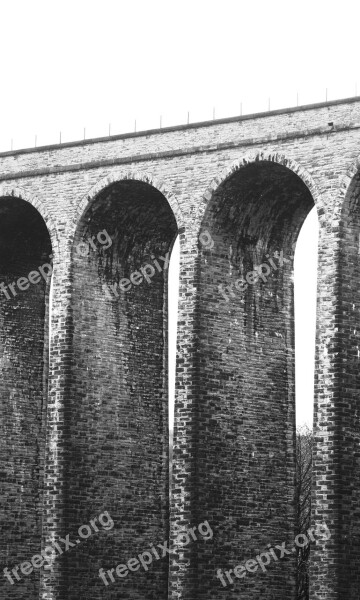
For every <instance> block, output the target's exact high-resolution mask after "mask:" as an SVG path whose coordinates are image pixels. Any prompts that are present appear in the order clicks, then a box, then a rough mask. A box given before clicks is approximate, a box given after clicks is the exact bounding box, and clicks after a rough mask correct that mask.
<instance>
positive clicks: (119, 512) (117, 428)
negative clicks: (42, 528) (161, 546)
mask: <svg viewBox="0 0 360 600" xmlns="http://www.w3.org/2000/svg"><path fill="white" fill-rule="evenodd" d="M176 234H177V227H176V222H175V218H174V215H173V213H172V211H171V209H170V207H169V204H168V202H167V200H166V198H165V197H164V196H163V195H162V194H161V193H160V192H159V191H158V190H157V189H155V188H154V187H152V186H151V185H149V184H147V183H144V182H142V181H134V180H124V181H119V182H114V183H112V184H111V185H109V186H108V187H106V188H105V189H104V190H102V191H101V192H99V194H98V195H97V197H96V198H95V199H94V201H93V202H92V203H91V205H90V206H89V207H88V209H87V210H86V213H85V214H84V216H83V218H82V220H81V222H80V223H79V226H78V229H77V232H76V235H75V239H74V246H73V282H74V283H73V293H72V305H73V322H74V338H73V365H72V385H71V390H70V395H69V405H68V466H67V476H66V480H67V498H68V499H67V521H68V524H67V527H68V530H69V531H70V530H72V529H74V530H75V528H76V527H78V526H79V525H81V524H83V523H87V522H89V521H90V519H91V518H93V517H96V516H97V515H99V514H100V513H102V512H104V511H108V512H109V514H110V515H111V518H112V519H113V521H114V528H113V529H112V530H111V531H109V532H106V531H102V532H100V533H95V534H93V535H92V536H91V538H89V539H88V540H87V542H86V545H84V544H82V545H81V546H79V548H77V549H74V551H73V553H72V556H71V560H70V559H69V561H68V563H67V567H66V573H67V582H68V584H67V594H68V595H67V597H68V598H69V600H70V599H71V600H72V599H74V600H75V599H77V598H79V597H80V596H81V595H82V594H84V595H86V594H89V595H91V597H92V598H94V599H95V598H102V597H103V594H104V589H105V588H104V582H103V581H102V579H101V578H100V577H99V568H100V567H102V568H104V569H105V570H107V569H110V568H114V567H116V565H117V564H120V563H124V562H127V560H129V559H130V558H131V557H135V556H136V555H138V554H139V553H141V552H143V551H145V550H146V549H147V548H149V546H150V544H152V543H155V544H156V543H162V542H163V541H164V540H166V539H167V538H168V528H169V500H168V487H169V481H168V389H167V376H168V367H167V297H168V291H167V267H168V263H167V259H168V258H170V252H171V249H172V245H173V242H174V240H175V237H176ZM167 571H168V560H167V559H165V558H164V559H163V560H161V561H155V562H154V564H153V565H152V568H151V570H149V571H148V572H145V571H144V569H142V568H141V569H140V570H139V571H138V572H136V573H132V572H130V573H129V574H128V575H127V576H126V577H122V578H121V577H119V576H117V575H116V574H115V575H114V576H115V579H116V581H115V583H111V579H109V576H107V581H108V582H109V584H111V586H112V587H111V588H110V587H109V588H106V593H107V594H108V597H109V598H111V599H112V598H117V597H118V595H119V593H121V594H125V595H127V594H128V595H129V597H130V595H131V597H134V598H137V597H138V598H144V599H146V598H149V599H150V598H155V597H156V598H159V599H160V598H164V600H165V598H166V590H167Z"/></svg>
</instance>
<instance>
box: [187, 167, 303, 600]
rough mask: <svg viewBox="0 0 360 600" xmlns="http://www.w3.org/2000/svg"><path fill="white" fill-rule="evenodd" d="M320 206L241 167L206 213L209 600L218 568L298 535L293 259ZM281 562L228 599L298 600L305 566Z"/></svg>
mask: <svg viewBox="0 0 360 600" xmlns="http://www.w3.org/2000/svg"><path fill="white" fill-rule="evenodd" d="M313 206H314V199H313V197H312V195H311V193H310V191H309V189H308V187H307V185H305V183H304V181H303V180H302V179H301V178H300V177H299V176H298V175H297V174H296V173H294V172H293V171H292V170H290V169H289V168H287V167H286V166H284V165H283V164H279V163H278V162H276V161H275V162H274V161H270V160H261V159H258V160H256V161H255V162H250V163H248V164H244V165H243V166H241V168H237V169H234V172H233V173H232V174H231V175H229V177H228V178H227V179H225V180H224V181H223V182H222V183H221V184H220V185H219V187H218V188H217V189H216V190H214V192H213V194H212V196H211V198H210V201H209V203H208V207H207V210H206V212H205V215H204V219H203V222H202V227H201V229H202V231H204V230H207V231H208V232H209V233H210V234H211V237H212V239H213V242H214V245H213V248H212V249H206V248H204V247H202V246H201V245H200V267H199V277H200V286H199V317H198V318H199V351H198V356H199V359H198V366H197V369H198V378H199V400H198V424H197V480H196V481H197V484H196V485H197V489H196V490H195V496H196V499H197V503H198V504H197V514H198V517H197V519H198V521H199V522H201V521H203V520H204V519H207V520H208V521H209V523H211V524H212V526H213V528H214V537H213V539H212V540H211V542H209V543H208V544H206V545H205V546H201V547H200V546H198V549H197V552H198V557H197V560H198V569H199V570H200V571H201V572H205V573H207V575H206V576H203V579H202V581H203V582H205V584H204V585H202V586H201V589H200V588H199V589H198V590H197V594H198V596H197V597H198V598H199V599H204V600H205V598H208V597H209V593H210V590H211V589H214V586H215V585H216V583H215V582H217V583H218V585H219V589H220V590H222V589H223V584H222V582H221V579H220V577H219V579H218V580H217V579H216V573H217V570H218V569H223V573H224V571H225V570H227V569H229V568H234V566H236V565H240V564H244V563H245V562H246V560H248V559H251V558H255V556H256V555H258V554H259V552H265V551H266V549H267V545H268V544H270V545H274V544H277V543H281V542H285V541H286V542H287V543H292V542H293V540H294V534H295V530H296V527H295V525H296V523H295V507H294V501H295V485H294V483H295V385H294V384H295V373H294V367H295V364H294V359H295V356H294V300H293V255H294V247H295V244H296V239H297V236H298V233H299V231H300V228H301V226H302V224H303V222H304V219H305V218H306V216H307V214H308V213H309V211H310V210H311V208H312V207H313ZM260 265H261V267H260ZM279 565H280V566H279ZM279 565H277V564H276V563H275V561H274V564H273V565H272V566H271V567H270V568H269V575H268V576H267V575H265V574H264V573H263V572H262V571H261V570H260V568H259V567H258V572H257V573H254V574H253V575H251V574H250V573H246V571H245V573H246V577H244V578H241V579H237V578H236V577H235V575H232V577H233V581H234V583H233V584H232V585H230V583H229V581H228V580H227V579H226V582H227V585H228V586H229V587H228V588H227V590H226V594H227V598H229V599H232V598H234V600H235V598H238V595H239V592H240V590H241V593H242V594H244V595H245V596H246V598H247V600H252V599H253V600H255V599H256V600H258V598H259V597H262V598H269V599H270V598H274V597H276V598H278V599H280V598H284V599H285V598H289V597H291V595H292V594H294V590H295V587H294V586H295V560H294V558H293V557H288V558H287V560H285V561H281V564H280V563H279ZM270 574H271V576H270ZM207 582H208V583H207Z"/></svg>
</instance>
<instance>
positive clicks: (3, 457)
mask: <svg viewBox="0 0 360 600" xmlns="http://www.w3.org/2000/svg"><path fill="white" fill-rule="evenodd" d="M0 211H1V221H0V231H1V233H0V238H1V241H0V245H1V250H0V254H1V257H0V261H1V262H0V283H3V284H4V287H3V290H4V292H2V293H1V298H0V315H1V328H0V340H1V341H0V343H1V380H0V403H1V419H0V428H1V430H0V464H1V467H0V470H1V546H0V562H1V565H3V568H4V567H5V566H8V567H9V568H12V567H14V566H15V565H18V564H19V563H22V562H24V561H26V560H28V558H29V556H32V555H33V554H36V553H37V551H38V549H39V547H40V544H41V529H42V515H43V481H44V444H45V419H46V405H47V386H46V376H45V372H44V366H45V362H46V354H47V352H48V336H47V335H46V333H45V331H46V329H45V322H44V321H45V313H46V291H47V286H46V282H45V280H44V278H43V277H41V276H40V274H39V273H38V278H37V280H38V283H37V284H36V285H34V284H29V282H28V283H27V284H26V282H25V281H23V280H21V279H20V285H21V287H22V289H20V288H19V287H18V286H17V284H16V282H17V281H19V278H21V277H27V275H28V274H29V272H31V271H35V270H37V269H38V267H39V265H42V264H43V263H45V262H47V261H48V259H49V255H50V254H51V246H50V238H49V235H48V232H47V230H46V227H45V223H44V221H43V220H42V218H41V217H40V215H39V213H38V212H37V211H36V210H35V209H34V208H33V207H32V206H31V205H30V204H28V203H27V202H24V201H23V200H18V199H14V198H4V199H3V200H2V202H1V207H0ZM14 282H15V286H13V288H12V290H11V289H10V288H9V287H8V286H9V284H10V285H11V284H13V283H14ZM26 287H27V289H26ZM18 575H20V581H17V580H16V577H15V576H14V575H13V579H14V580H15V582H16V583H15V584H14V585H10V583H9V581H8V580H7V579H5V578H4V576H3V573H2V574H1V578H0V597H2V598H9V600H15V599H17V598H29V599H31V600H36V599H37V598H38V588H39V572H37V573H32V574H31V575H30V576H29V577H25V576H24V575H22V574H21V573H20V574H18Z"/></svg>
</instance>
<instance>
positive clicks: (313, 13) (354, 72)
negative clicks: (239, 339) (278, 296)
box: [0, 0, 360, 422]
mask: <svg viewBox="0 0 360 600" xmlns="http://www.w3.org/2000/svg"><path fill="white" fill-rule="evenodd" d="M359 16H360V5H359V3H358V2H357V0H353V1H348V0H342V2H338V1H337V2H335V1H333V0H327V1H323V0H312V1H309V0H302V1H301V2H298V1H296V2H295V1H291V0H287V1H279V0H272V1H271V2H269V1H268V0H257V2H251V1H250V0H249V1H246V2H245V1H242V0H238V1H235V0H221V2H220V1H217V2H214V1H211V0H207V1H204V0H192V1H191V2H189V1H188V0H182V1H181V2H180V1H170V0H167V1H158V0H153V1H151V2H148V1H145V0H143V1H136V0H131V1H120V0H118V1H107V0H102V2H98V1H97V2H94V1H91V0H88V1H87V2H83V1H80V0H72V1H71V2H69V1H66V0H64V1H62V2H52V1H50V0H46V1H43V2H40V1H36V0H31V1H30V2H29V1H28V0H23V1H17V0H2V2H1V4H0V22H1V35H0V56H1V70H0V73H1V84H0V85H1V104H0V106H1V110H0V151H5V150H10V148H11V143H12V144H13V148H14V149H17V148H22V147H28V146H33V145H34V143H35V135H36V136H37V145H43V144H48V143H57V142H58V141H59V133H60V131H61V132H62V141H70V140H76V139H82V138H83V135H84V127H85V128H86V137H95V136H103V135H107V134H108V127H109V123H111V133H114V134H115V133H125V132H128V131H132V130H133V129H134V121H135V119H136V121H137V130H138V131H139V130H141V129H147V128H153V127H158V126H159V122H160V115H162V124H163V126H166V125H172V124H179V123H184V122H186V119H187V112H188V111H190V120H191V121H198V120H205V119H209V118H212V115H213V108H214V107H215V115H216V117H219V118H220V117H226V116H234V115H236V114H239V111H240V103H241V102H242V110H243V114H245V113H249V112H254V111H260V110H267V109H268V99H269V98H270V106H271V108H280V107H287V106H292V105H295V104H296V97H297V93H298V94H299V104H305V103H310V102H318V101H322V100H325V90H326V88H328V99H334V98H342V97H348V96H352V95H354V94H355V89H356V82H357V81H356V80H357V77H358V56H359V50H358V39H359V33H358V30H359ZM359 82H360V79H359ZM358 88H359V89H358V92H359V94H360V85H359V86H358ZM11 140H13V141H12V142H11ZM310 229H311V228H310ZM313 230H314V228H313ZM310 248H311V242H310V237H308V239H307V241H305V242H304V258H303V264H304V265H305V266H304V267H303V268H304V269H305V272H306V277H305V280H309V279H311V277H310V265H311V262H313V250H309V249H310ZM306 252H308V254H306ZM299 260H300V258H299ZM304 286H305V282H303V283H302V284H301V285H299V286H298V287H299V290H300V292H299V293H300V294H301V290H302V300H301V301H300V305H303V306H305V300H306V298H307V296H308V293H307V292H306V293H305V292H304V290H305V287H304ZM298 304H299V302H298ZM308 310H310V308H309V309H308ZM311 310H312V309H311ZM310 322H311V318H308V317H306V318H305V317H303V323H302V325H303V326H302V330H303V332H304V331H305V330H306V328H307V326H308V324H309V323H310ZM304 354H309V352H308V351H307V352H305V353H304ZM304 364H305V363H304ZM307 364H308V363H307ZM307 368H310V367H309V364H308V367H307ZM301 379H307V381H308V382H310V385H311V374H310V373H308V375H307V376H306V377H305V375H303V376H302V377H301ZM308 385H309V384H308ZM309 394H310V395H311V392H310V391H309V390H307V391H305V389H303V390H302V391H301V402H300V403H298V404H301V414H300V413H299V422H301V421H304V420H308V421H309V420H311V410H310V408H309V406H310V405H311V404H312V398H311V399H310V400H309V399H307V400H306V399H305V396H309ZM305 405H307V408H305Z"/></svg>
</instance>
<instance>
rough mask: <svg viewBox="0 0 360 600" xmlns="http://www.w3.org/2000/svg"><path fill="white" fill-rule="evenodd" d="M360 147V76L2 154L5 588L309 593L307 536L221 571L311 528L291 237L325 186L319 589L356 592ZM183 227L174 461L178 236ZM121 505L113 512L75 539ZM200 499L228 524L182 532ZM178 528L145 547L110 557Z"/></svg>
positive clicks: (85, 597)
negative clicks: (301, 545)
mask: <svg viewBox="0 0 360 600" xmlns="http://www.w3.org/2000/svg"><path fill="white" fill-rule="evenodd" d="M359 156H360V99H359V98H353V99H345V100H340V101H335V102H327V103H321V104H316V105H309V106H301V107H296V108H291V109H287V110H278V111H271V112H268V113H261V114H254V115H249V116H243V117H236V118H229V119H222V120H216V121H211V122H204V123H195V124H189V125H184V126H177V127H170V128H163V129H159V130H152V131H146V132H139V133H132V134H127V135H117V136H111V137H108V138H99V139H92V140H86V141H81V142H74V143H66V144H62V145H54V146H47V147H40V148H34V149H27V150H19V151H13V152H5V153H2V154H0V216H1V218H0V273H1V277H0V282H1V284H2V286H1V293H0V300H1V303H0V306H1V309H0V320H1V329H0V336H1V337H0V343H1V379H0V397H1V400H0V401H1V416H0V423H1V432H0V472H1V488H0V499H1V504H0V506H1V509H0V512H1V542H0V569H1V573H0V596H1V598H4V599H5V598H6V600H25V599H26V600H38V599H39V598H41V599H43V600H100V599H101V600H115V599H119V598H124V599H126V600H168V599H169V600H170V599H171V600H175V599H176V600H221V599H224V600H235V599H238V598H240V597H241V598H244V600H259V599H260V598H261V599H262V600H285V599H286V600H289V599H290V598H294V582H295V558H294V556H293V555H292V554H291V555H290V556H288V555H287V556H286V557H285V558H283V559H282V560H279V561H273V563H272V564H271V565H270V566H269V568H268V571H267V573H263V572H262V571H261V570H260V569H258V570H257V572H254V573H253V574H250V573H248V574H247V576H246V577H244V578H241V579H235V582H234V585H230V584H229V585H228V586H227V587H224V586H223V585H222V584H221V582H220V580H219V578H217V576H216V572H217V569H229V568H234V567H235V566H236V565H238V564H239V563H241V562H243V561H245V560H248V559H251V558H254V557H255V555H257V554H258V553H259V552H262V551H266V550H267V549H268V547H269V545H271V546H274V545H276V544H281V543H283V542H286V544H288V545H289V546H288V547H291V546H292V545H293V541H294V535H295V534H294V531H295V503H294V489H295V488H294V481H295V469H294V450H295V410H294V409H295V391H294V361H295V359H294V306H293V278H292V272H293V260H292V256H293V250H294V246H295V243H296V239H297V235H298V233H299V230H300V228H301V226H302V223H303V221H304V219H305V218H306V216H307V214H308V212H309V211H310V210H311V208H312V207H313V206H314V205H315V206H316V209H317V214H318V218H319V223H320V238H319V271H318V310H317V340H316V349H317V350H316V377H315V388H316V390H315V391H316V400H315V417H314V428H315V436H316V443H315V452H314V461H315V476H314V485H313V491H312V493H313V521H314V526H316V525H319V524H321V523H324V522H326V523H327V525H328V528H329V530H330V532H331V537H330V538H329V539H324V538H322V539H320V538H319V539H317V540H316V543H313V548H312V557H313V560H312V564H311V598H312V599H313V600H315V599H316V600H325V599H326V600H343V599H344V598H346V599H347V600H355V599H357V600H358V598H359V590H360V446H359V441H360V427H359V422H360V405H359V387H360V379H359V378H360V374H359V356H360V349H359V335H360V285H359V281H360V263H359V248H360V243H359V234H360V206H359V195H360V162H359ZM100 232H102V233H100ZM203 232H208V233H206V235H208V234H210V235H211V239H212V240H213V242H214V243H213V245H212V244H210V245H209V244H207V245H206V244H205V245H204V244H202V243H201V242H200V239H201V235H202V233H203ZM177 235H179V236H180V247H181V251H180V252H181V267H180V294H179V321H178V336H177V367H176V369H177V373H176V401H175V428H174V465H173V472H172V477H171V481H170V482H169V475H168V473H169V470H168V467H169V465H168V462H169V461H168V455H169V452H168V392H167V378H168V373H167V370H168V369H167V360H166V358H167V293H168V290H167V287H168V286H167V273H168V271H167V269H165V268H162V267H165V266H166V265H165V262H164V260H162V259H161V258H160V257H163V259H164V257H165V258H166V254H167V253H170V252H171V249H172V246H173V243H174V241H175V239H176V237H177ZM107 236H109V238H107ZM110 238H111V245H109V243H105V240H106V239H110ZM277 252H280V253H281V252H282V253H283V254H279V255H278V254H277ZM276 256H277V257H279V256H283V257H286V260H284V261H279V260H277V259H276V258H275V257H276ZM51 261H53V273H52V276H51V266H50V263H51ZM270 261H273V263H274V264H276V265H277V268H276V269H275V267H273V268H272V271H271V274H270V275H269V276H268V277H263V278H261V277H258V276H257V275H256V273H255V274H253V275H252V276H251V277H253V281H251V285H250V284H249V285H245V284H244V282H242V283H241V281H240V279H241V277H245V276H246V275H247V274H248V273H249V272H251V271H253V270H254V266H257V265H259V264H260V263H270ZM280 262H281V263H282V262H283V264H280ZM156 263H157V264H156ZM149 264H150V265H152V269H151V268H150V267H146V268H147V272H148V273H151V279H150V277H148V279H149V282H148V281H147V280H146V277H145V276H144V270H145V272H146V268H144V265H149ZM270 264H271V263H270ZM142 267H143V268H144V270H143V271H141V268H142ZM153 271H154V273H153ZM130 278H131V279H130ZM235 282H237V283H236V285H235ZM219 284H223V285H227V286H232V287H230V288H229V298H228V301H225V299H224V297H222V296H221V294H219V291H218V286H219ZM109 290H111V293H109ZM114 290H116V293H115V292H114ZM169 498H170V500H169ZM106 511H107V512H108V514H109V515H110V516H111V519H112V520H113V523H114V527H112V528H111V529H109V528H108V529H105V528H102V527H100V526H99V527H98V531H97V532H96V531H95V530H94V531H93V533H92V534H91V535H90V534H86V535H85V534H84V536H83V538H85V537H86V538H87V539H81V540H79V545H76V543H75V540H76V538H78V537H79V535H78V533H77V532H78V530H79V527H81V526H83V525H85V524H89V523H90V521H91V520H92V519H94V518H96V517H98V516H99V515H101V514H103V513H105V512H106ZM204 521H207V522H208V524H209V526H210V527H211V531H212V532H213V535H212V537H210V536H208V537H207V538H205V537H201V536H200V535H199V536H198V539H197V540H196V541H195V540H191V543H186V536H179V531H185V530H187V529H188V528H190V527H193V526H198V525H199V524H200V523H203V522H204ZM88 529H89V527H88V528H85V529H82V531H85V532H87V531H88ZM193 531H194V530H193ZM67 535H68V536H69V537H68V539H69V540H70V541H72V544H71V547H68V549H67V551H65V547H64V543H60V542H58V540H59V539H60V538H61V539H62V540H65V539H66V536H67ZM165 540H170V542H169V543H170V548H171V550H172V553H171V555H169V554H168V553H167V552H166V549H165V554H166V556H165V557H164V558H162V557H161V556H160V559H156V557H155V554H153V558H154V560H153V562H152V564H151V565H149V568H148V570H147V571H145V569H144V568H143V567H141V568H139V566H138V567H137V568H136V567H135V564H136V561H135V562H133V563H132V565H133V566H134V569H133V571H132V570H131V569H130V570H129V571H128V573H127V575H126V576H125V569H126V567H124V569H123V570H121V568H119V573H120V575H118V574H117V571H113V572H112V573H114V575H113V577H114V579H115V581H114V582H111V579H110V578H109V575H107V577H108V579H107V581H108V585H105V583H104V581H103V580H102V579H101V577H100V576H99V569H101V568H103V569H105V572H106V571H108V570H110V569H114V568H116V566H117V565H119V564H126V563H128V561H129V560H130V559H131V558H134V557H135V558H136V557H137V556H138V555H139V554H141V553H143V552H145V551H147V550H149V549H151V548H156V546H157V545H158V544H164V541H165ZM55 543H58V547H59V548H60V551H58V552H57V554H58V556H57V557H56V558H54V554H55V550H54V552H53V553H52V552H51V551H50V550H49V549H47V550H46V547H47V546H49V545H50V544H52V545H53V547H54V544H55ZM152 544H153V546H152ZM41 551H44V552H45V554H46V555H47V557H48V558H47V560H46V561H44V560H42V562H43V563H44V564H43V565H42V564H41V557H39V556H38V558H37V559H36V558H35V562H36V561H38V562H37V563H36V568H35V566H34V567H33V566H32V565H33V564H34V563H32V562H31V561H32V557H33V556H34V555H39V554H40V552H41ZM159 551H160V550H159ZM24 563H25V566H24ZM16 565H18V568H17V570H16V568H15V573H14V571H11V570H12V569H14V567H16ZM19 565H20V567H19ZM6 567H7V568H8V569H9V570H10V572H11V573H12V578H13V580H14V581H13V583H11V582H10V581H9V579H8V578H7V577H6V576H5V575H4V573H3V569H5V568H6Z"/></svg>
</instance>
